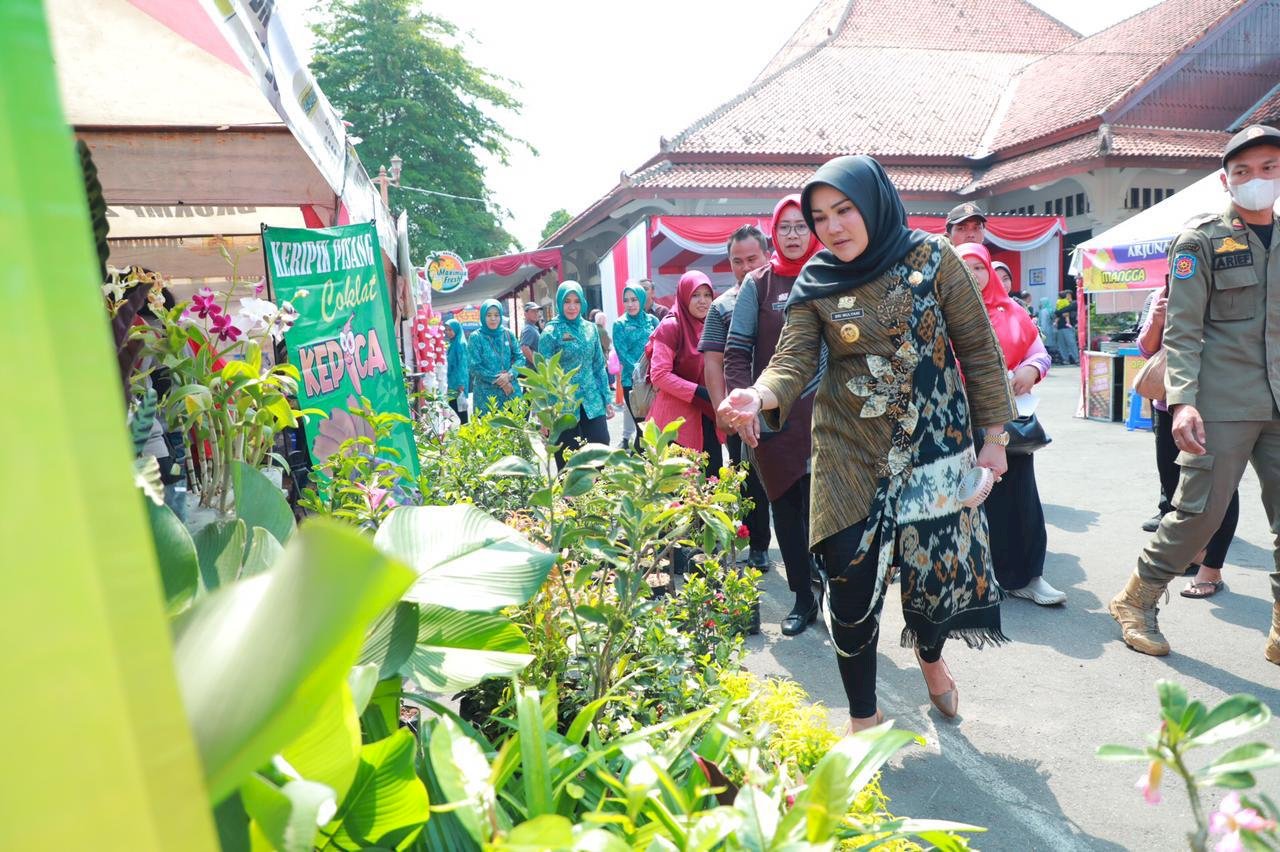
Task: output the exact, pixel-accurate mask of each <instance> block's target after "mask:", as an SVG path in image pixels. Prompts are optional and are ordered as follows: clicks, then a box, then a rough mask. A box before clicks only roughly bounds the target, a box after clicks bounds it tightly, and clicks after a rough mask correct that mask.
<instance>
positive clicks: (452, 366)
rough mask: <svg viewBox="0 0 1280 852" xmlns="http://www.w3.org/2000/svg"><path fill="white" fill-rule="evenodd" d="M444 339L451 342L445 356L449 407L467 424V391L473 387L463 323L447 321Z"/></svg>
mask: <svg viewBox="0 0 1280 852" xmlns="http://www.w3.org/2000/svg"><path fill="white" fill-rule="evenodd" d="M444 337H445V340H447V341H449V351H448V353H447V354H446V356H445V362H444V363H445V370H446V374H445V382H446V383H447V384H448V386H449V387H448V398H449V407H450V408H452V409H453V413H454V414H456V415H458V420H459V421H460V422H462V423H466V422H467V409H466V399H467V390H468V389H470V387H471V376H470V372H471V364H470V359H469V358H468V357H467V338H466V335H464V334H463V333H462V323H460V322H458V321H457V320H456V319H448V320H445V323H444Z"/></svg>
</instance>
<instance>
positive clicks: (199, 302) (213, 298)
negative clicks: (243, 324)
mask: <svg viewBox="0 0 1280 852" xmlns="http://www.w3.org/2000/svg"><path fill="white" fill-rule="evenodd" d="M217 298H218V296H217V294H216V293H214V292H213V290H211V289H209V288H208V287H201V288H200V289H199V290H197V291H196V294H195V295H194V296H192V297H191V307H189V308H187V313H191V314H195V315H196V316H198V317H200V319H215V318H216V317H217V316H218V315H220V314H221V313H222V308H220V307H218V305H217V303H216V302H217Z"/></svg>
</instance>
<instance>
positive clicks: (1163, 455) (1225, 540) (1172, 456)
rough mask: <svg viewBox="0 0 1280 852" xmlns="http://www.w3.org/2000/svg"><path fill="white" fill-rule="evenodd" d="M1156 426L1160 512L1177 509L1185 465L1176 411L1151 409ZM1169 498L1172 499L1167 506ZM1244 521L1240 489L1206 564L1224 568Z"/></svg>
mask: <svg viewBox="0 0 1280 852" xmlns="http://www.w3.org/2000/svg"><path fill="white" fill-rule="evenodd" d="M1151 416H1152V417H1153V418H1154V419H1155V427H1156V469H1157V470H1158V471H1159V472H1160V501H1161V502H1160V511H1162V512H1171V511H1173V502H1172V501H1173V495H1174V492H1175V491H1177V490H1178V479H1179V478H1180V477H1181V476H1182V467H1181V466H1180V465H1179V464H1178V445H1177V444H1175V443H1174V442H1173V414H1172V413H1171V412H1168V411H1161V410H1160V409H1158V408H1152V409H1151ZM1165 501H1169V502H1168V505H1166V503H1165ZM1239 522H1240V491H1239V490H1237V491H1236V492H1235V493H1234V494H1232V495H1231V502H1230V503H1229V504H1228V505H1227V513H1226V514H1225V515H1223V516H1222V523H1221V524H1218V531H1217V532H1215V533H1214V534H1213V538H1211V539H1209V544H1208V546H1207V547H1205V549H1204V565H1206V566H1207V567H1209V568H1221V567H1222V565H1223V563H1224V562H1226V561H1227V550H1228V549H1229V548H1230V547H1231V540H1232V539H1233V538H1235V537H1236V524H1238V523H1239Z"/></svg>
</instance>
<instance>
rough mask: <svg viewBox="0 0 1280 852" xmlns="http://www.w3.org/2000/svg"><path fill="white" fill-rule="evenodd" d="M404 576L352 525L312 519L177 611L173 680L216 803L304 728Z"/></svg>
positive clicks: (407, 577) (408, 577) (408, 578)
mask: <svg viewBox="0 0 1280 852" xmlns="http://www.w3.org/2000/svg"><path fill="white" fill-rule="evenodd" d="M412 581H413V574H412V572H411V571H409V570H408V569H407V568H405V567H404V566H402V565H399V564H397V563H395V562H393V561H392V560H390V559H388V558H387V557H385V556H382V555H381V554H379V553H378V552H377V551H376V550H374V548H373V547H372V545H371V544H370V543H369V542H368V541H367V540H365V539H363V538H362V537H361V536H359V535H358V534H356V533H355V532H353V531H350V530H346V529H343V528H342V527H341V526H339V525H337V524H335V523H333V522H325V521H322V520H316V521H313V522H312V523H310V524H308V525H307V527H306V528H305V529H304V530H303V531H302V532H300V533H299V535H298V536H297V537H296V538H295V539H294V540H293V541H291V542H290V543H289V547H288V548H287V549H286V550H285V552H284V556H283V559H282V562H281V564H279V565H276V566H274V567H273V568H272V570H270V571H268V572H265V573H263V574H259V575H257V576H255V577H250V578H248V579H242V580H238V581H234V582H231V583H229V584H227V585H226V586H225V587H223V588H222V589H220V590H218V591H217V592H215V593H213V594H210V595H209V596H208V597H205V598H204V599H202V600H199V601H197V602H196V604H195V605H194V606H193V607H192V608H191V609H189V610H187V611H186V612H184V613H183V614H182V615H180V616H179V617H178V619H177V621H176V622H175V623H174V664H175V667H176V669H177V673H178V685H179V689H180V691H181V692H182V698H183V702H184V704H185V705H186V708H187V715H188V717H189V718H190V719H191V724H192V728H193V730H194V733H195V738H196V744H197V746H198V747H199V749H200V755H201V758H202V760H203V763H204V767H205V775H206V778H207V781H208V784H209V792H210V796H211V798H212V799H213V801H214V802H215V803H217V802H220V801H222V800H223V799H224V798H225V797H226V796H227V795H229V794H230V793H232V792H233V791H234V790H235V789H236V788H237V787H238V786H239V785H240V784H242V783H244V782H245V780H246V779H247V778H248V777H249V775H250V774H252V773H253V771H254V770H255V769H256V768H258V767H259V766H260V765H262V764H263V763H264V762H266V761H268V760H269V759H270V758H271V756H272V755H273V754H275V753H277V752H278V751H279V750H280V749H281V748H283V747H284V746H285V745H287V744H288V743H289V742H290V741H292V740H293V739H294V738H295V737H297V736H298V735H299V734H301V733H302V732H303V731H304V730H305V729H306V727H307V725H308V724H309V723H310V721H311V719H312V717H313V716H314V715H315V713H316V712H317V711H318V710H319V709H320V708H321V707H322V706H323V705H324V703H325V701H326V700H327V699H328V697H329V696H330V694H331V693H332V692H333V691H334V690H336V689H338V688H339V686H340V685H341V684H343V683H345V681H346V677H347V673H348V672H349V671H350V669H351V666H352V665H353V664H354V663H355V661H356V655H357V653H358V652H359V649H360V642H361V638H362V636H363V633H364V630H365V629H366V627H367V625H368V624H370V623H371V622H372V621H373V619H374V618H376V617H377V616H378V615H379V613H381V612H382V611H383V610H384V609H386V608H387V607H388V606H390V605H391V604H392V603H394V601H395V600H396V599H397V598H398V597H399V596H400V594H401V593H402V592H403V591H404V590H405V589H406V588H408V586H409V585H410V583H412ZM232 697H234V698H233V699H232Z"/></svg>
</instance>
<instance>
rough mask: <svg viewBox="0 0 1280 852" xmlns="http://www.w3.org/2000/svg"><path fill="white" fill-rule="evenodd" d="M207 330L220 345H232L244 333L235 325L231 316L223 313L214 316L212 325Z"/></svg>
mask: <svg viewBox="0 0 1280 852" xmlns="http://www.w3.org/2000/svg"><path fill="white" fill-rule="evenodd" d="M209 330H210V331H212V332H213V333H214V335H215V336H217V338H218V341H219V342H221V343H234V342H235V341H236V339H237V338H239V337H240V335H241V334H243V333H244V329H242V328H240V327H239V326H238V325H236V323H235V320H233V319H232V318H231V315H230V314H224V313H218V314H217V315H216V316H214V318H213V325H212V326H211V327H210V329H209Z"/></svg>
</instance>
